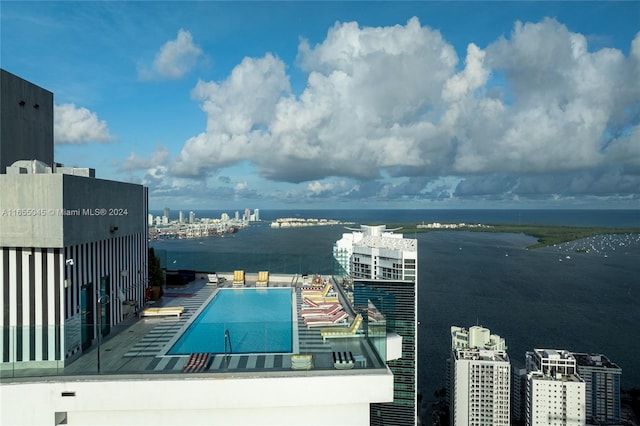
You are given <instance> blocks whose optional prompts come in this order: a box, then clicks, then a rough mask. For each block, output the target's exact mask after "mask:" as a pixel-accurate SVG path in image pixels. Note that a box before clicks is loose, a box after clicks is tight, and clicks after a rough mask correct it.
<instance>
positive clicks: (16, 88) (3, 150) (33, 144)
mask: <svg viewBox="0 0 640 426" xmlns="http://www.w3.org/2000/svg"><path fill="white" fill-rule="evenodd" d="M0 84H1V86H2V88H1V90H2V97H0V111H1V113H2V128H0V140H2V141H3V143H2V144H0V174H4V173H5V172H6V169H7V167H9V166H11V165H12V164H13V163H14V162H15V161H18V160H29V159H31V160H33V159H37V160H40V161H41V162H43V163H44V164H47V165H49V167H51V166H52V165H53V93H51V92H50V91H48V90H46V89H43V88H42V87H38V86H36V85H35V84H31V83H29V82H28V81H26V80H23V79H22V78H20V77H18V76H16V75H13V74H11V73H9V72H7V71H5V70H3V69H0ZM27 123H28V125H27Z"/></svg>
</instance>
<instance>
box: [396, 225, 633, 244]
mask: <svg viewBox="0 0 640 426" xmlns="http://www.w3.org/2000/svg"><path fill="white" fill-rule="evenodd" d="M439 225H440V226H439V227H436V226H433V227H429V226H425V225H419V224H418V225H416V224H413V223H397V224H390V225H389V226H390V227H402V229H400V230H399V232H401V233H403V234H413V233H424V232H437V231H469V232H494V233H509V234H525V235H528V236H530V237H533V238H536V239H537V240H538V242H537V243H535V244H532V245H530V246H527V247H526V248H527V249H536V248H541V247H550V246H554V245H556V244H562V243H568V242H571V241H576V240H581V239H583V238H589V237H594V236H597V235H625V234H640V228H610V227H602V226H566V225H531V224H528V225H527V224H525V225H520V224H508V223H502V224H445V223H443V224H439Z"/></svg>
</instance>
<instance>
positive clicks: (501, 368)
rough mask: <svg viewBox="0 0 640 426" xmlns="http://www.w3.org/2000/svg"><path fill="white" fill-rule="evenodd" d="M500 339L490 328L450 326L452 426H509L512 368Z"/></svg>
mask: <svg viewBox="0 0 640 426" xmlns="http://www.w3.org/2000/svg"><path fill="white" fill-rule="evenodd" d="M506 350H507V346H506V344H505V341H504V339H503V338H501V337H500V336H498V335H495V334H491V332H490V331H489V329H487V328H484V327H480V326H473V327H470V328H469V329H465V328H461V327H455V326H453V327H451V360H450V362H451V364H450V382H449V386H450V389H449V397H450V403H449V408H450V411H451V424H452V425H474V426H489V425H509V424H510V423H509V412H510V378H511V365H510V363H509V357H508V355H507V352H506Z"/></svg>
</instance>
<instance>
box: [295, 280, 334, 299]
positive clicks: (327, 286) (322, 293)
mask: <svg viewBox="0 0 640 426" xmlns="http://www.w3.org/2000/svg"><path fill="white" fill-rule="evenodd" d="M329 291H331V284H330V283H326V284H325V285H324V287H323V288H322V289H319V290H318V289H314V290H302V297H303V298H304V297H315V296H322V297H324V296H326V295H327V294H329Z"/></svg>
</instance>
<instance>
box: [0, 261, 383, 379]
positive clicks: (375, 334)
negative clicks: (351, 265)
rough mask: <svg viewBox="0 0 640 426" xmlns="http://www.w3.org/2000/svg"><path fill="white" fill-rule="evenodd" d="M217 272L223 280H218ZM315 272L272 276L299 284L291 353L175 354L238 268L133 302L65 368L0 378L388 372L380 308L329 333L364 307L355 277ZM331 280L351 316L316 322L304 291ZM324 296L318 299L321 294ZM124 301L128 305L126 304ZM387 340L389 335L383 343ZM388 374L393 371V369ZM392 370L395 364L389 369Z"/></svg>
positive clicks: (24, 369) (249, 281) (251, 278)
mask: <svg viewBox="0 0 640 426" xmlns="http://www.w3.org/2000/svg"><path fill="white" fill-rule="evenodd" d="M214 277H215V281H219V282H211V281H212V280H213V279H214ZM245 277H246V280H245V283H244V284H243V285H242V288H255V287H256V286H257V279H258V274H255V273H254V274H246V275H245ZM313 281H314V280H313V277H310V278H306V279H305V278H303V277H300V276H297V277H296V276H291V275H271V276H269V282H268V287H267V288H270V287H274V288H293V289H294V292H295V307H293V308H294V309H295V311H293V312H295V313H296V314H297V315H296V316H297V318H294V323H293V328H294V330H293V339H295V342H294V345H293V346H294V349H293V350H292V351H291V353H290V352H287V353H255V354H253V353H243V354H234V353H227V354H220V353H217V354H209V356H208V357H206V362H204V363H202V362H200V361H199V362H200V364H198V365H197V366H196V367H198V368H191V369H190V368H189V365H190V364H189V363H191V362H192V361H193V362H195V361H194V360H193V358H194V357H193V355H195V354H191V355H167V351H168V349H169V347H170V345H172V344H173V343H174V342H175V340H176V339H177V336H178V335H179V334H181V333H183V332H184V331H185V330H186V328H187V327H188V326H189V325H190V324H191V322H192V321H193V320H194V319H195V317H196V316H197V313H198V312H199V310H200V308H201V307H202V306H203V305H204V304H205V303H206V302H207V301H208V300H209V299H210V298H211V297H212V295H213V294H214V293H216V292H217V291H219V290H220V289H225V288H238V286H237V285H234V274H233V273H229V274H224V273H218V274H201V276H199V277H197V278H196V279H195V280H193V281H191V282H189V283H188V284H186V285H184V286H180V287H173V288H167V289H166V290H165V292H164V294H163V296H162V297H161V299H160V300H158V301H157V302H155V303H153V304H148V305H146V306H145V307H143V310H142V311H141V312H139V313H136V312H135V311H136V309H135V307H133V306H131V307H129V308H128V309H130V312H128V317H127V318H126V319H125V321H123V322H122V323H120V324H117V325H115V326H112V327H111V333H110V334H109V335H107V336H106V337H104V338H102V340H101V342H100V343H97V342H95V341H94V344H93V346H92V347H91V348H89V349H88V350H87V351H86V352H85V353H83V354H82V355H80V356H79V357H78V358H77V359H76V360H74V361H73V362H70V363H68V364H67V365H65V366H64V367H61V368H58V369H52V368H33V367H29V366H28V365H27V363H24V364H25V365H22V366H19V367H18V366H17V365H14V366H13V367H12V368H9V369H8V368H7V366H6V365H3V366H2V367H3V368H2V370H1V371H0V379H1V380H2V381H3V382H11V381H16V380H22V379H26V380H32V379H33V378H39V380H47V378H48V377H51V376H56V377H58V376H68V377H72V376H88V375H97V374H99V375H131V374H134V375H140V374H144V375H153V374H180V375H188V374H198V375H203V374H205V375H206V374H218V375H222V376H223V377H224V376H228V375H232V376H237V375H243V374H244V375H248V376H259V377H262V376H264V377H271V376H296V375H306V376H308V375H320V376H323V375H334V374H372V373H375V374H380V372H381V371H383V372H388V369H387V366H386V362H385V361H386V360H384V359H382V358H383V357H382V356H381V355H380V354H379V353H378V352H377V350H376V347H374V344H373V342H372V339H377V341H376V342H377V346H378V347H379V346H380V343H381V340H380V339H383V340H384V342H386V325H385V323H384V321H380V313H379V312H377V311H376V312H373V311H371V309H370V308H369V310H368V311H369V312H372V313H371V314H368V312H367V310H364V311H363V312H362V313H361V315H362V314H363V316H367V319H366V320H365V321H363V323H362V325H361V326H360V327H359V328H358V329H357V330H356V332H355V333H353V334H349V333H346V334H344V336H342V337H337V338H327V339H326V340H325V339H323V336H322V335H321V330H325V331H326V330H327V329H329V328H332V329H335V330H336V331H344V330H345V329H346V328H348V327H349V325H351V324H352V322H353V321H354V318H355V317H356V315H358V313H359V312H356V311H355V310H354V308H353V306H352V304H351V302H350V300H349V299H350V295H349V289H348V284H345V285H343V284H342V283H341V284H338V283H337V282H336V280H335V279H333V278H332V277H322V280H321V282H319V283H318V282H313ZM327 283H329V284H331V285H332V287H333V288H332V290H333V291H334V292H335V293H333V294H332V293H329V295H330V296H331V297H333V298H334V299H332V300H337V303H338V304H339V305H340V307H341V309H342V310H343V311H344V312H345V315H346V318H344V319H343V321H342V322H340V323H336V324H327V325H324V326H322V327H308V326H307V324H306V323H305V321H304V318H303V317H302V312H303V311H304V310H305V309H309V308H308V307H307V306H305V304H304V301H303V299H304V297H303V294H302V292H303V291H307V290H308V289H310V288H312V287H313V286H314V285H315V286H317V285H325V284H327ZM314 300H318V299H314ZM156 308H160V309H166V310H168V311H170V312H174V311H175V310H181V313H182V314H181V315H180V314H178V315H175V314H174V315H166V316H165V315H157V316H143V315H140V314H141V313H143V312H144V309H156ZM123 309H124V307H123ZM383 344H384V343H383ZM385 374H386V373H385ZM389 374H390V372H389Z"/></svg>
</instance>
